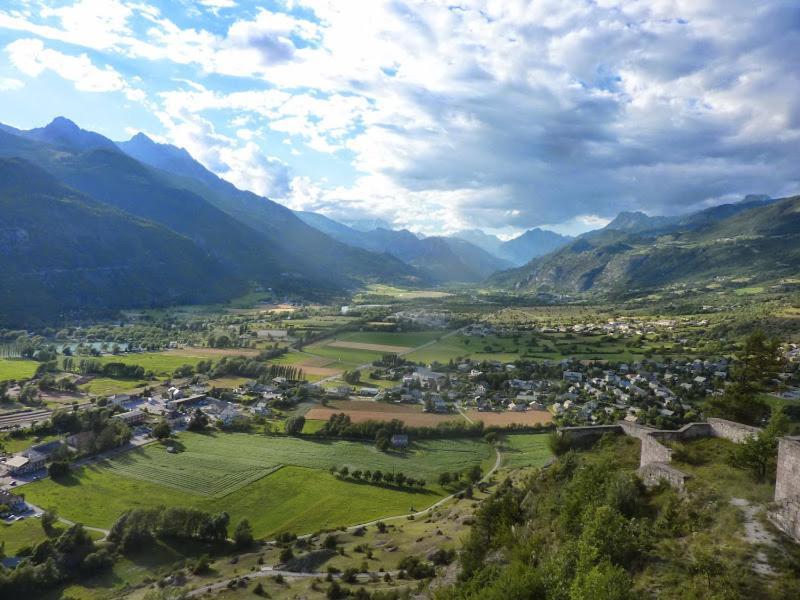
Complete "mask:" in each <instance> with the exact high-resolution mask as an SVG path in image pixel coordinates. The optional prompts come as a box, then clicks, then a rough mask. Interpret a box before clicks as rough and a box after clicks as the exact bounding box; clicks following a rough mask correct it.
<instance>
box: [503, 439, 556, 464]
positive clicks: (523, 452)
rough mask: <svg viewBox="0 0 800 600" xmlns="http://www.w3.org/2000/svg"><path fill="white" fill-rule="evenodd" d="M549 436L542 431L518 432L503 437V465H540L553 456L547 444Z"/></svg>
mask: <svg viewBox="0 0 800 600" xmlns="http://www.w3.org/2000/svg"><path fill="white" fill-rule="evenodd" d="M547 439H548V436H547V435H545V434H541V433H533V434H528V433H518V434H510V435H506V436H505V437H504V438H503V441H502V446H501V452H502V453H503V467H506V468H510V469H516V468H520V467H540V466H542V465H543V464H544V463H545V462H547V460H548V459H549V458H550V457H551V456H552V452H550V448H549V447H548V445H547Z"/></svg>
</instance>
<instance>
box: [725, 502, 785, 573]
mask: <svg viewBox="0 0 800 600" xmlns="http://www.w3.org/2000/svg"><path fill="white" fill-rule="evenodd" d="M731 504H733V505H734V506H736V507H738V508H739V509H740V510H741V511H742V515H743V516H744V539H745V541H746V542H747V543H748V544H752V545H754V546H772V545H774V544H775V538H774V537H773V535H772V534H771V533H770V532H769V531H767V529H766V528H765V527H764V525H762V524H761V521H759V520H758V514H759V513H760V512H761V507H760V506H754V505H753V504H751V503H750V502H748V501H747V500H745V499H744V498H731ZM753 571H755V572H756V573H758V574H759V575H774V574H775V570H774V569H773V568H772V565H770V564H769V559H768V558H767V555H766V553H765V552H764V551H763V550H757V551H756V553H755V555H754V556H753Z"/></svg>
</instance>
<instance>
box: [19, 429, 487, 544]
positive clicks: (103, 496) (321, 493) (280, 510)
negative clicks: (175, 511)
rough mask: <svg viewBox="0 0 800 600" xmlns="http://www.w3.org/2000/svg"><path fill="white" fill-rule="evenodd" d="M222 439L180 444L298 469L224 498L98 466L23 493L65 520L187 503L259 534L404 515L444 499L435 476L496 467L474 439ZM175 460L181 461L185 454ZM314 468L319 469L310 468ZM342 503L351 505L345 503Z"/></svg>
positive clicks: (194, 438) (100, 520) (104, 522)
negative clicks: (246, 523) (398, 443)
mask: <svg viewBox="0 0 800 600" xmlns="http://www.w3.org/2000/svg"><path fill="white" fill-rule="evenodd" d="M219 437H220V438H227V439H225V441H227V442H230V444H228V445H227V446H223V445H221V444H220V442H219V441H217V438H213V437H210V436H208V437H206V436H200V435H194V434H185V435H182V436H181V440H182V441H183V442H184V443H185V444H186V447H187V448H189V449H191V452H187V453H186V454H187V456H190V455H191V454H192V453H193V452H194V453H198V454H205V455H208V454H209V453H212V452H213V453H214V454H215V455H218V456H222V457H223V458H224V459H226V460H230V461H231V462H232V464H231V468H235V464H234V461H235V460H236V458H235V457H236V456H237V455H238V456H242V457H247V459H248V460H259V457H263V461H264V463H265V464H276V463H283V464H289V463H291V464H292V465H293V466H287V467H284V468H283V469H280V470H278V471H277V472H275V473H272V474H271V475H268V476H266V477H263V478H261V479H259V480H257V481H255V482H253V483H251V484H249V485H247V486H246V487H244V488H241V489H239V490H238V491H236V492H234V493H232V494H229V495H227V496H225V497H222V498H213V497H208V496H200V495H197V494H191V493H188V492H186V491H180V490H179V489H176V488H174V487H166V486H163V485H158V484H155V483H151V482H149V481H144V480H142V479H135V478H131V477H127V476H124V475H122V474H120V473H117V472H115V471H114V470H112V469H109V468H105V467H103V466H96V465H95V466H90V467H86V468H84V469H81V470H80V471H78V472H76V473H75V474H74V475H73V476H72V477H71V478H70V479H69V480H67V481H66V482H65V483H56V482H54V481H51V480H46V481H42V482H37V483H34V484H31V485H28V486H26V487H25V493H26V496H27V497H28V499H29V500H30V501H31V502H33V503H35V504H38V505H40V506H44V507H57V508H58V509H59V513H60V514H62V515H64V516H65V517H67V518H71V519H74V520H77V521H82V522H84V523H85V524H87V525H93V526H98V527H108V526H110V525H111V523H113V521H114V519H115V518H116V517H117V516H119V514H121V513H122V512H123V511H124V510H126V509H128V508H133V507H148V506H158V505H160V504H164V505H183V506H194V507H197V508H201V509H204V510H210V511H216V510H226V511H228V512H229V513H230V514H231V515H232V518H233V519H234V521H236V520H238V519H240V518H242V517H247V518H249V519H250V521H251V522H252V524H253V527H254V529H255V532H256V534H257V535H259V536H268V535H271V534H272V533H275V532H276V531H279V530H286V529H293V530H297V531H305V532H308V531H313V530H315V529H317V528H320V527H333V526H338V525H345V524H352V523H355V522H359V521H364V520H368V519H370V518H375V517H380V516H383V515H390V514H400V513H403V512H406V511H407V510H408V509H409V508H410V507H411V506H415V507H417V508H420V507H424V506H427V505H428V504H431V503H432V502H434V501H435V500H436V499H438V498H439V497H440V496H441V495H442V490H440V489H438V488H437V487H435V486H433V485H431V483H432V482H433V481H434V480H435V478H436V475H437V473H440V472H442V471H445V470H449V471H453V470H463V469H464V468H466V467H468V466H470V465H472V464H475V463H476V462H478V463H481V464H482V465H483V466H484V468H486V466H487V465H488V464H489V462H491V461H490V458H491V456H490V454H491V453H490V449H489V447H488V446H487V445H485V444H480V443H478V442H474V441H456V440H454V441H432V442H427V443H425V445H424V446H421V450H420V451H419V452H418V453H416V454H414V455H413V456H410V457H408V458H403V457H394V456H392V455H386V454H381V453H379V452H377V451H376V450H374V448H372V447H371V446H369V445H366V444H358V443H353V442H330V443H328V442H312V441H305V440H295V439H291V438H288V439H287V438H268V437H263V436H248V435H245V434H229V435H225V436H219ZM157 453H162V454H164V455H166V454H167V453H166V452H165V451H164V450H163V449H161V448H160V447H150V448H148V449H147V450H145V451H143V452H142V453H141V454H140V455H139V457H138V460H141V461H148V460H149V459H148V457H152V460H153V462H158V461H156V460H155V459H156V458H159V455H158V454H157ZM160 458H163V456H161V457H160ZM171 458H175V459H180V458H181V454H178V455H175V456H171ZM186 464H191V463H188V462H184V464H183V465H182V464H181V463H180V462H179V463H177V464H176V465H175V473H180V472H181V469H182V468H183V469H184V470H188V471H190V470H191V468H192V467H191V466H188V467H186V466H185V465H186ZM345 464H348V465H349V466H350V468H351V469H352V468H362V469H364V468H370V469H376V468H380V469H383V470H387V469H389V470H391V469H392V467H394V468H395V469H396V470H397V471H403V472H405V473H407V474H414V475H415V476H417V477H425V478H426V479H427V480H428V482H429V487H432V488H433V489H432V490H425V491H416V492H412V491H397V490H394V489H387V488H383V487H377V486H373V485H367V484H356V483H350V482H345V481H340V480H338V479H336V478H335V477H332V476H331V475H329V473H328V472H327V470H325V469H327V467H328V466H330V465H338V466H342V465H345ZM299 465H302V466H299ZM312 466H313V467H319V468H309V467H312ZM153 468H154V469H159V467H156V466H154V467H153ZM160 472H163V469H162V471H160ZM189 474H190V473H189ZM343 498H346V499H347V501H346V502H343V501H342V499H343Z"/></svg>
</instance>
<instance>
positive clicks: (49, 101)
mask: <svg viewBox="0 0 800 600" xmlns="http://www.w3.org/2000/svg"><path fill="white" fill-rule="evenodd" d="M798 49H800V3H798V2H797V1H796V0H790V1H770V0H763V1H762V0H760V1H758V2H753V1H752V0H745V1H740V0H647V1H640V0H622V1H618V2H612V1H610V0H593V1H581V0H541V1H518V0H464V1H462V2H458V1H457V0H449V1H438V0H407V1H402V0H389V1H384V0H363V1H357V0H266V1H264V0H262V1H259V2H250V1H245V0H200V1H196V2H189V1H188V0H173V1H161V2H156V1H153V0H132V1H128V0H78V1H75V0H67V1H59V2H51V1H38V0H25V1H22V2H18V1H16V0H4V1H3V2H2V3H1V4H0V122H3V123H6V124H9V125H13V126H16V127H21V128H31V127H37V126H41V125H43V124H45V123H47V122H49V121H50V120H51V119H52V118H53V117H55V116H57V115H64V116H66V117H68V118H70V119H72V120H73V121H75V122H76V123H78V124H79V125H80V126H81V127H83V128H84V129H90V130H93V131H98V132H100V133H102V134H104V135H106V136H108V137H110V138H112V139H115V140H122V139H127V138H129V137H130V136H132V135H133V134H135V133H136V132H139V131H142V132H144V133H146V134H147V135H149V136H150V137H152V138H153V139H156V140H157V141H161V142H167V143H171V144H175V145H177V146H180V147H183V148H186V149H187V150H188V151H189V152H190V153H191V154H192V155H193V156H194V157H195V158H197V159H198V160H199V161H200V162H202V163H203V164H204V165H205V166H206V167H208V168H209V169H211V170H212V171H214V172H216V173H217V174H218V175H220V176H221V177H224V178H226V179H228V180H229V181H231V182H232V183H234V184H235V185H237V186H238V187H240V188H244V189H250V190H252V191H254V192H257V193H259V194H261V195H265V196H268V197H270V198H271V199H273V200H276V201H278V202H281V203H283V204H286V205H287V206H289V207H291V208H293V209H298V210H313V211H317V212H321V213H323V214H325V215H327V216H329V217H332V218H335V219H339V220H342V221H344V222H354V221H360V220H365V219H377V220H381V221H383V222H386V223H389V224H391V225H392V226H394V227H405V228H409V229H411V230H413V231H417V232H420V233H424V234H429V235H430V234H438V233H452V232H454V231H457V230H460V229H472V228H480V229H483V230H485V231H488V232H491V233H495V234H499V235H501V236H503V237H508V236H511V235H514V234H516V233H519V232H521V231H524V230H525V229H528V228H532V227H537V226H544V227H546V228H550V229H553V230H556V231H560V232H562V233H572V234H575V233H580V232H582V231H586V230H589V229H594V228H597V227H600V226H602V225H603V224H605V223H607V222H608V221H609V220H610V219H611V218H613V217H614V216H615V215H616V214H617V213H618V212H620V211H624V210H641V211H644V212H647V213H648V214H676V213H681V212H687V211H690V210H696V209H700V208H704V207H707V206H710V205H714V204H719V203H722V202H732V201H736V200H739V199H741V198H742V197H743V196H744V195H746V194H751V193H754V194H769V195H771V196H773V197H781V196H787V195H791V194H797V193H800V170H798V168H797V167H798V156H800V62H799V60H798V56H800V55H799V54H798V52H800V50H798Z"/></svg>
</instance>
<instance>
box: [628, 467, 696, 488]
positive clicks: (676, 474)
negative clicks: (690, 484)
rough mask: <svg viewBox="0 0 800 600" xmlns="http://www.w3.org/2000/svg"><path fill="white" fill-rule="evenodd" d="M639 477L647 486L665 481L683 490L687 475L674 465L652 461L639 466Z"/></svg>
mask: <svg viewBox="0 0 800 600" xmlns="http://www.w3.org/2000/svg"><path fill="white" fill-rule="evenodd" d="M638 474H639V477H640V478H641V479H642V482H643V483H644V485H645V486H646V487H648V488H651V487H655V486H657V485H658V484H659V483H661V482H662V481H666V482H667V483H668V484H669V485H671V486H672V487H674V488H676V489H678V490H681V491H682V490H683V489H684V486H685V485H686V480H687V479H688V478H689V476H688V475H687V474H686V473H684V472H683V471H679V470H678V469H676V468H675V467H671V466H669V465H667V464H664V463H659V462H653V463H649V464H647V465H644V466H642V467H640V468H639V471H638Z"/></svg>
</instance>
